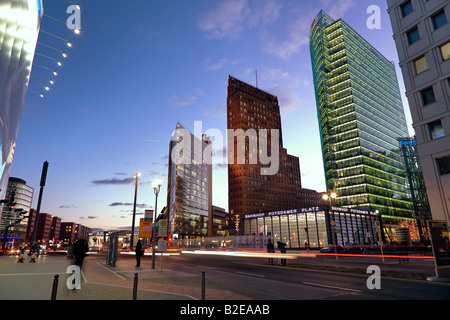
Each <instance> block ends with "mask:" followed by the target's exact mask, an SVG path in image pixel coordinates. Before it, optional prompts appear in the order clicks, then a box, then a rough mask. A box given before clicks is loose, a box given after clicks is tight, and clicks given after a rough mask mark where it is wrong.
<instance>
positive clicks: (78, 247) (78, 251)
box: [73, 238, 89, 269]
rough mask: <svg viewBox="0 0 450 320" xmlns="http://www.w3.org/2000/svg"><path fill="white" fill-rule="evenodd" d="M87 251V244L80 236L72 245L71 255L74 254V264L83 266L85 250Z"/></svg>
mask: <svg viewBox="0 0 450 320" xmlns="http://www.w3.org/2000/svg"><path fill="white" fill-rule="evenodd" d="M88 251H89V246H88V243H87V241H86V239H84V238H80V239H78V240H77V242H75V244H74V245H73V255H74V256H75V264H76V265H77V266H79V267H80V269H81V268H82V266H83V261H84V258H86V255H87V252H88Z"/></svg>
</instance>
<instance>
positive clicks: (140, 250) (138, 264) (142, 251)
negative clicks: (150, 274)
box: [135, 240, 144, 268]
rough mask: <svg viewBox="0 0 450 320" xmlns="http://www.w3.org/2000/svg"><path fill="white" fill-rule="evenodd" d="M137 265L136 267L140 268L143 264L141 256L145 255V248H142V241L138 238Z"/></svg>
mask: <svg viewBox="0 0 450 320" xmlns="http://www.w3.org/2000/svg"><path fill="white" fill-rule="evenodd" d="M135 254H136V265H135V267H137V268H139V267H140V266H141V257H142V256H143V255H144V250H143V249H142V242H141V240H138V242H137V244H136V252H135Z"/></svg>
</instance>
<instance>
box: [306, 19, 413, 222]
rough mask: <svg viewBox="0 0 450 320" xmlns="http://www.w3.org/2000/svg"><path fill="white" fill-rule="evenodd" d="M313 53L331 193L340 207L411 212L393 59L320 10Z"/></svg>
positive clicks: (385, 213)
mask: <svg viewBox="0 0 450 320" xmlns="http://www.w3.org/2000/svg"><path fill="white" fill-rule="evenodd" d="M310 51H311V60H312V69H313V76H314V86H315V94H316V102H317V112H318V121H319V128H320V136H321V143H322V155H323V162H324V170H325V178H326V184H327V190H328V192H336V193H337V198H336V199H335V202H334V204H335V205H337V206H342V207H347V208H358V209H362V210H370V211H376V210H378V211H379V212H380V214H382V215H383V216H397V217H411V215H412V203H411V200H410V197H409V194H408V188H407V187H408V184H407V183H408V181H407V176H406V172H405V167H404V163H403V161H402V154H401V151H400V150H399V146H398V140H397V139H398V138H399V137H402V136H408V130H407V124H406V119H405V113H404V110H403V104H402V101H401V97H400V90H399V85H398V81H397V76H396V72H395V66H394V65H393V63H391V62H390V61H388V60H387V59H386V58H385V57H383V56H382V55H381V54H380V53H379V52H378V51H377V50H376V49H374V48H373V47H372V46H371V45H370V44H369V43H368V42H367V41H366V40H364V39H363V38H362V37H361V36H360V35H358V34H357V33H356V32H355V31H354V30H353V29H352V28H351V27H350V26H349V25H348V24H346V23H345V22H344V21H343V20H340V19H339V20H334V19H332V18H331V17H330V16H329V15H327V14H326V13H325V12H323V11H321V12H320V13H319V15H318V16H317V18H316V19H315V20H314V22H313V25H312V27H311V34H310Z"/></svg>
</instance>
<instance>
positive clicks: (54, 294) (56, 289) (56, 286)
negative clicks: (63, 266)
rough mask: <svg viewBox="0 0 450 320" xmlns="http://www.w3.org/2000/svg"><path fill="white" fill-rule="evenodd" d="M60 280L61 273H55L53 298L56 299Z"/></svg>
mask: <svg viewBox="0 0 450 320" xmlns="http://www.w3.org/2000/svg"><path fill="white" fill-rule="evenodd" d="M58 281H59V275H58V274H55V277H54V278H53V288H52V298H51V299H52V300H56V293H57V292H58Z"/></svg>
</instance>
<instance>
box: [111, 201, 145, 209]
mask: <svg viewBox="0 0 450 320" xmlns="http://www.w3.org/2000/svg"><path fill="white" fill-rule="evenodd" d="M133 205H134V203H131V202H113V203H110V204H109V205H108V206H110V207H119V206H133ZM149 207H150V206H149V205H148V204H146V203H136V208H149Z"/></svg>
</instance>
